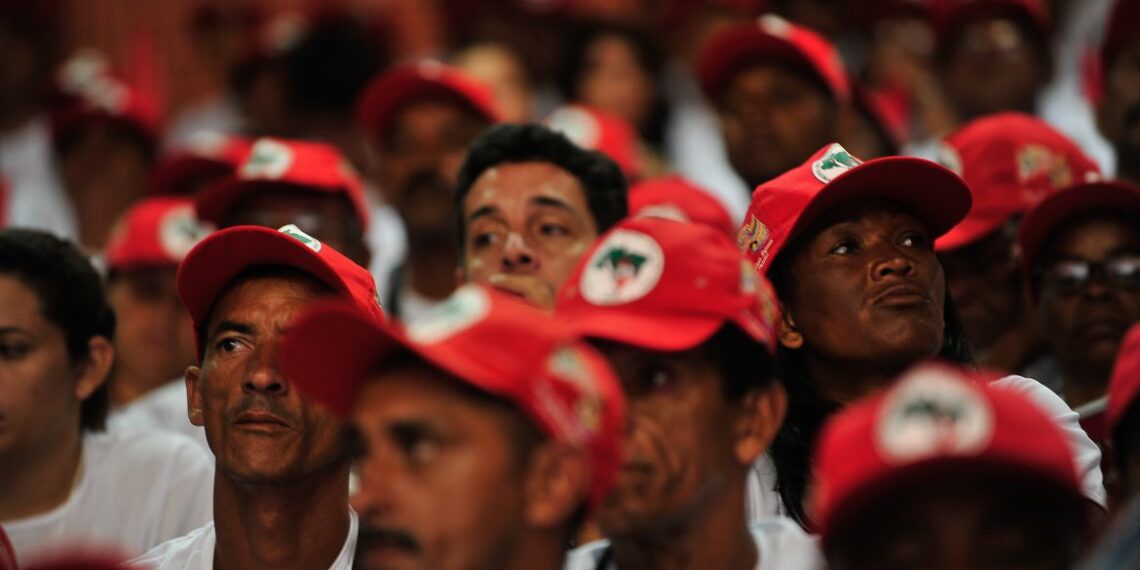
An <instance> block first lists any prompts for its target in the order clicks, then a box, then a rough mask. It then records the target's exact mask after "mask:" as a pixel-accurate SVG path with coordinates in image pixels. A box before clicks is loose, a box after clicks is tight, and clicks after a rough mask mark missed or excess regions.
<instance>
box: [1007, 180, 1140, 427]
mask: <svg viewBox="0 0 1140 570" xmlns="http://www.w3.org/2000/svg"><path fill="white" fill-rule="evenodd" d="M1018 243H1019V245H1020V246H1021V254H1022V264H1023V269H1024V271H1025V273H1026V275H1028V276H1029V280H1030V294H1031V295H1032V297H1033V300H1034V301H1035V305H1036V308H1037V320H1038V324H1039V327H1040V330H1041V334H1042V335H1043V336H1044V337H1045V339H1046V341H1047V343H1048V345H1049V348H1050V349H1051V352H1052V356H1053V358H1054V359H1055V360H1052V361H1046V362H1044V363H1039V365H1040V366H1044V367H1046V369H1048V368H1051V367H1052V368H1054V370H1055V371H1056V372H1057V373H1059V376H1060V378H1061V393H1062V394H1063V395H1064V397H1065V400H1066V401H1068V402H1069V404H1070V405H1072V406H1073V407H1075V408H1077V407H1080V406H1085V405H1090V404H1091V408H1090V409H1087V410H1083V411H1087V412H1088V413H1087V414H1085V415H1094V414H1095V413H1097V412H1098V411H1103V409H1104V401H1103V398H1104V395H1105V393H1106V392H1107V390H1108V380H1109V377H1110V375H1111V373H1112V363H1113V360H1114V359H1115V357H1116V353H1117V351H1118V349H1119V346H1120V340H1121V339H1122V338H1123V337H1124V333H1125V332H1126V331H1127V330H1128V327H1130V326H1131V325H1132V324H1133V323H1135V322H1137V321H1140V188H1138V187H1136V186H1133V185H1132V184H1129V183H1127V182H1123V181H1102V182H1090V183H1085V184H1077V185H1075V186H1071V187H1069V188H1067V189H1065V190H1063V191H1061V192H1058V193H1056V194H1054V195H1053V196H1051V197H1049V198H1047V199H1046V200H1044V201H1043V202H1041V203H1040V204H1038V205H1037V207H1036V208H1034V209H1033V210H1031V211H1030V212H1029V213H1028V214H1027V215H1026V216H1025V219H1024V220H1023V221H1022V225H1021V232H1020V234H1019V236H1018ZM1098 400H1099V401H1098ZM1105 435H1106V434H1103V433H1100V434H1096V437H1097V438H1098V439H1103V438H1104V436H1105Z"/></svg>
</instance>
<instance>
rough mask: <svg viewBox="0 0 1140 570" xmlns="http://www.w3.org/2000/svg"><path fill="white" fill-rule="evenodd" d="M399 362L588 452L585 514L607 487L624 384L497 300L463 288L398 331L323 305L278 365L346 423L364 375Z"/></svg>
mask: <svg viewBox="0 0 1140 570" xmlns="http://www.w3.org/2000/svg"><path fill="white" fill-rule="evenodd" d="M404 352H411V353H413V354H415V355H417V356H419V357H420V358H423V359H424V360H425V361H427V362H428V363H430V364H431V365H432V366H435V367H437V368H439V369H440V370H443V371H445V372H447V373H448V374H450V375H452V376H455V377H456V378H457V379H459V380H461V381H463V382H465V383H467V384H469V385H471V386H472V387H474V388H477V389H479V390H482V391H484V392H487V393H490V394H493V395H495V396H498V397H502V398H505V399H507V400H510V401H511V402H512V403H513V404H515V406H517V407H518V408H519V410H520V411H522V412H523V413H524V414H525V415H526V416H527V417H529V418H530V419H531V420H532V421H534V422H535V424H537V425H538V427H539V428H541V429H542V431H543V432H545V433H546V434H547V435H549V436H550V437H552V438H554V439H556V440H560V441H568V442H571V443H574V444H576V445H581V446H583V447H585V448H587V449H588V450H589V451H590V455H591V464H592V474H591V477H592V483H591V485H590V504H591V505H593V506H597V505H598V504H599V503H600V502H601V500H602V499H603V498H604V497H605V495H606V493H607V492H608V491H609V489H610V488H611V487H612V485H613V482H614V480H615V479H616V477H617V470H618V466H619V463H620V449H619V444H620V441H621V434H622V430H623V429H624V423H625V420H624V417H625V400H624V398H623V396H622V391H621V386H620V384H619V383H618V381H617V379H616V378H615V377H614V375H613V372H612V371H611V370H610V368H609V365H608V364H607V363H606V361H605V359H604V358H603V357H602V356H600V355H599V354H597V353H596V352H594V351H593V350H592V349H591V348H590V347H588V346H586V345H585V344H584V343H580V342H577V341H574V340H573V335H572V334H571V333H570V331H569V329H567V328H566V327H565V325H563V324H561V323H560V322H559V321H557V320H555V319H554V318H552V317H550V316H548V315H547V314H545V313H542V312H540V311H539V310H537V309H535V308H533V307H531V306H529V305H527V304H525V303H522V302H520V301H517V300H515V299H512V298H509V297H507V296H506V295H504V294H502V293H497V292H494V291H492V290H490V289H487V288H484V287H482V286H480V285H475V284H469V285H465V286H463V287H461V288H459V289H458V290H457V291H456V292H455V293H454V294H452V296H451V297H449V298H448V299H447V300H446V301H445V302H444V303H443V304H442V305H441V306H439V307H438V308H436V309H434V310H432V311H431V312H429V313H428V314H426V315H425V316H423V317H421V318H418V319H416V320H415V321H413V322H411V323H409V324H407V325H406V326H403V327H401V326H400V325H397V324H395V323H390V324H384V323H380V322H377V321H376V320H373V319H368V318H366V317H364V316H362V315H361V314H360V313H359V311H356V310H353V309H351V308H349V307H344V306H343V305H333V304H326V305H323V306H321V307H319V308H314V309H313V310H311V311H309V312H307V313H306V314H305V315H304V316H302V317H301V318H300V319H298V321H297V323H296V324H295V326H293V327H291V329H290V331H289V333H288V335H287V336H286V337H285V340H284V341H283V344H282V351H281V359H282V368H283V370H284V371H285V372H286V374H287V375H288V376H289V377H290V379H291V380H292V381H293V382H294V383H295V385H296V386H297V388H298V389H299V390H301V391H302V392H304V393H305V394H307V395H309V396H311V397H313V398H315V399H316V400H318V401H320V402H322V403H324V404H325V405H327V406H328V407H329V408H330V409H332V410H333V411H334V412H336V413H337V414H339V415H341V416H347V415H348V414H349V413H350V412H351V410H352V407H353V404H354V402H355V400H356V394H357V392H358V390H359V388H360V385H361V384H362V383H364V382H365V381H366V380H367V379H368V375H369V373H370V372H372V371H373V370H375V369H376V368H377V367H378V366H379V365H381V364H382V363H383V362H384V361H385V360H386V359H388V358H390V357H392V356H393V355H396V354H400V353H404Z"/></svg>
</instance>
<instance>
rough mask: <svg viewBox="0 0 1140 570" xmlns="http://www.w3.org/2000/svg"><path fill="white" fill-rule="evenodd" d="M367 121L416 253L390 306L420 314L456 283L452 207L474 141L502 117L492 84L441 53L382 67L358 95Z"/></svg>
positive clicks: (396, 279) (399, 276)
mask: <svg viewBox="0 0 1140 570" xmlns="http://www.w3.org/2000/svg"><path fill="white" fill-rule="evenodd" d="M357 116H358V119H359V122H360V125H361V126H362V127H363V128H364V130H365V131H366V132H367V133H368V134H369V136H370V137H371V139H372V141H373V142H374V143H375V145H376V148H377V150H378V154H379V162H380V170H379V172H378V181H379V183H380V187H381V190H382V191H383V192H384V195H385V198H386V199H387V201H388V202H389V203H391V204H392V205H393V206H395V208H396V211H397V212H398V213H399V214H400V217H401V219H402V220H403V222H404V226H405V229H406V231H407V239H408V254H407V257H406V259H405V262H404V264H403V266H402V267H401V268H400V269H399V270H397V272H396V273H395V274H394V275H393V282H392V283H391V285H390V290H391V293H390V295H391V296H390V298H389V299H386V301H389V302H386V303H385V307H386V308H387V309H388V310H389V311H390V312H391V313H392V314H393V315H395V316H397V317H400V318H405V319H408V318H413V317H414V316H415V315H416V314H419V313H422V312H423V311H425V310H427V309H428V308H430V307H431V306H432V305H433V304H435V303H437V302H438V301H440V300H441V299H443V298H445V297H447V295H448V294H449V293H451V291H452V290H453V289H454V287H455V268H456V266H457V264H458V261H459V257H460V253H459V251H458V250H457V249H456V245H455V237H454V235H455V234H454V230H453V219H454V216H455V213H454V212H453V211H452V209H451V208H452V204H453V203H454V202H453V196H454V192H455V182H456V179H457V177H458V175H459V166H460V163H461V162H462V161H463V156H464V155H465V154H466V153H467V147H468V145H470V144H471V142H472V141H474V140H475V137H476V136H478V135H479V133H480V132H482V131H483V130H484V129H485V128H487V127H488V126H490V125H492V124H494V123H496V122H498V121H499V111H498V109H497V108H496V106H495V103H494V98H493V96H492V94H491V92H490V90H489V89H488V88H486V87H485V86H483V85H482V84H481V83H479V82H477V81H475V80H474V79H472V78H470V77H468V76H466V75H465V74H463V73H462V72H460V71H458V70H456V69H454V68H452V67H450V66H447V65H444V64H442V63H438V62H434V61H425V62H420V63H414V64H407V65H399V66H395V67H392V68H390V69H388V70H387V71H385V72H383V73H381V74H380V75H379V76H378V77H376V79H374V80H372V83H371V84H369V85H368V87H367V88H366V89H365V91H364V93H363V94H362V95H361V96H360V99H359V101H358V102H357Z"/></svg>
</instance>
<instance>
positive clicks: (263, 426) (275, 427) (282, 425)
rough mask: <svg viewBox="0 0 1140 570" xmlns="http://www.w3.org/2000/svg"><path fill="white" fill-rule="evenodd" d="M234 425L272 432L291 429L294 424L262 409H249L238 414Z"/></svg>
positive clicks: (246, 428)
mask: <svg viewBox="0 0 1140 570" xmlns="http://www.w3.org/2000/svg"><path fill="white" fill-rule="evenodd" d="M234 426H236V427H238V428H240V429H244V430H247V431H255V432H263V433H272V432H277V431H281V430H287V429H291V428H292V426H290V425H289V423H288V422H286V421H285V420H283V419H281V417H279V416H276V415H274V414H271V413H269V412H265V411H261V410H249V411H246V412H242V413H241V414H238V416H237V418H235V419H234Z"/></svg>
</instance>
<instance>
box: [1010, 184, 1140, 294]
mask: <svg viewBox="0 0 1140 570" xmlns="http://www.w3.org/2000/svg"><path fill="white" fill-rule="evenodd" d="M1092 210H1105V211H1115V212H1124V213H1129V212H1131V213H1138V214H1140V186H1136V185H1134V184H1132V183H1130V182H1125V181H1123V180H1102V181H1099V182H1087V183H1084V184H1076V185H1074V186H1070V187H1068V188H1065V189H1064V190H1061V191H1060V192H1057V193H1055V194H1053V195H1052V196H1049V197H1048V198H1046V199H1045V200H1043V201H1042V202H1041V203H1040V204H1038V205H1037V207H1035V208H1033V209H1032V210H1030V211H1029V213H1028V214H1026V215H1025V218H1023V219H1022V220H1021V229H1020V231H1019V232H1018V236H1017V242H1018V244H1019V245H1020V246H1021V266H1022V268H1023V269H1024V273H1025V276H1026V277H1027V278H1028V277H1029V276H1031V275H1033V266H1034V265H1035V264H1036V263H1037V257H1038V256H1039V255H1040V254H1041V248H1042V247H1043V246H1044V245H1045V242H1046V241H1048V240H1049V237H1050V236H1052V235H1054V234H1055V233H1056V232H1057V230H1058V229H1059V228H1060V226H1061V225H1063V224H1064V223H1065V222H1067V221H1069V220H1071V219H1073V218H1076V217H1077V216H1079V215H1081V214H1082V213H1085V212H1089V211H1092Z"/></svg>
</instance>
